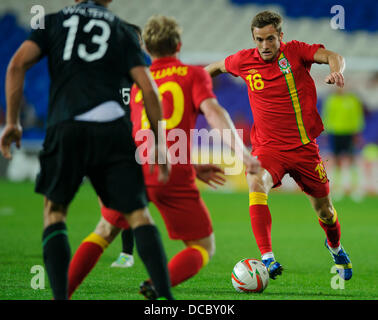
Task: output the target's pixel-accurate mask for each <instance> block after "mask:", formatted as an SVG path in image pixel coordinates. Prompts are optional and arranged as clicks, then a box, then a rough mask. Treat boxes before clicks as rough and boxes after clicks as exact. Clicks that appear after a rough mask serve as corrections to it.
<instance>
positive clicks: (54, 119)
mask: <svg viewBox="0 0 378 320" xmlns="http://www.w3.org/2000/svg"><path fill="white" fill-rule="evenodd" d="M29 40H31V41H34V42H36V43H37V45H38V46H39V47H40V49H41V51H42V56H41V58H42V57H43V56H46V55H47V56H48V65H49V71H50V76H51V85H50V95H49V111H48V119H47V127H50V126H52V125H55V124H57V123H59V122H62V121H66V120H72V119H73V118H74V117H75V116H77V115H79V114H83V113H84V112H86V111H88V110H90V109H92V108H94V107H96V106H97V105H99V104H101V103H103V102H106V101H116V102H118V103H119V104H120V105H121V106H123V107H124V103H123V101H122V96H121V94H120V92H119V88H120V87H122V88H130V87H131V85H132V82H133V81H132V79H131V76H130V74H129V71H130V69H131V68H133V67H135V66H144V65H145V59H144V56H143V53H142V51H141V48H140V45H139V42H138V37H137V35H136V33H135V31H134V30H133V29H132V28H131V27H130V26H128V24H127V23H126V22H124V21H122V20H121V19H119V18H118V17H117V16H115V15H114V14H113V13H111V12H110V11H109V10H107V9H106V8H105V7H103V6H101V5H98V4H96V3H94V2H93V1H88V2H82V3H79V4H78V5H75V6H69V7H65V8H64V9H62V10H61V11H59V12H57V13H54V14H49V15H46V16H45V29H36V30H33V31H32V32H31V34H30V36H29ZM126 114H129V113H128V112H127V113H126Z"/></svg>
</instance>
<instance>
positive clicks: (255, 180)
mask: <svg viewBox="0 0 378 320" xmlns="http://www.w3.org/2000/svg"><path fill="white" fill-rule="evenodd" d="M247 182H248V187H249V191H250V192H261V193H266V194H267V193H269V191H270V189H271V188H272V186H273V179H272V176H271V175H270V173H269V172H268V171H267V170H265V169H262V170H261V171H260V172H259V173H258V174H254V175H251V174H248V175H247Z"/></svg>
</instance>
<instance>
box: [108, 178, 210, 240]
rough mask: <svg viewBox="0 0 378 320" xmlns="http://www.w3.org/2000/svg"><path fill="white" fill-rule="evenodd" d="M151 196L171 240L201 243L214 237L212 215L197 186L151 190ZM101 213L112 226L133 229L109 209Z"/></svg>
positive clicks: (149, 191)
mask: <svg viewBox="0 0 378 320" xmlns="http://www.w3.org/2000/svg"><path fill="white" fill-rule="evenodd" d="M147 194H148V199H149V200H150V201H151V202H152V203H154V204H155V206H156V207H157V209H158V210H159V211H160V214H161V215H162V217H163V219H164V222H165V225H166V227H167V230H168V234H169V237H170V238H171V239H180V240H197V239H201V238H205V237H208V236H210V235H211V234H212V232H213V228H212V223H211V218H210V214H209V211H208V210H207V208H206V205H205V203H204V202H203V200H202V199H201V197H200V193H199V191H198V189H197V187H196V186H195V185H192V186H187V187H182V186H180V187H174V188H164V187H147ZM101 213H102V216H103V217H104V219H105V220H107V221H108V222H109V223H110V224H112V225H114V226H116V227H118V228H121V229H127V228H128V227H129V225H128V223H127V221H126V219H125V218H124V216H123V215H122V214H121V213H119V212H117V211H115V210H112V209H108V208H102V209H101Z"/></svg>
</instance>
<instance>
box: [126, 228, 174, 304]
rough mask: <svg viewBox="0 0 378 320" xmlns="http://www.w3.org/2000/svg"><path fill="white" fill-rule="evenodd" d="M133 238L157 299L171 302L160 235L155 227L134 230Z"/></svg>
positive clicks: (165, 260)
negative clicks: (157, 296) (161, 298)
mask: <svg viewBox="0 0 378 320" xmlns="http://www.w3.org/2000/svg"><path fill="white" fill-rule="evenodd" d="M133 231H134V237H135V243H136V248H137V250H138V254H139V256H140V258H141V259H142V261H143V263H144V265H145V267H146V269H147V271H148V274H149V276H150V278H151V280H152V282H153V284H154V287H155V289H156V291H157V292H158V295H159V297H165V298H167V299H169V300H173V299H174V298H173V296H172V293H171V288H170V279H169V274H168V268H167V258H166V256H165V252H164V248H163V244H162V242H161V238H160V233H159V231H158V229H157V228H156V226H155V225H152V224H148V225H143V226H140V227H137V228H135V229H134V230H133Z"/></svg>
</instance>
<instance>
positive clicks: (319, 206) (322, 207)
mask: <svg viewBox="0 0 378 320" xmlns="http://www.w3.org/2000/svg"><path fill="white" fill-rule="evenodd" d="M314 209H315V211H316V214H317V215H318V217H319V218H320V219H322V220H325V221H328V220H332V218H333V216H334V210H333V206H332V203H331V202H330V201H326V200H325V201H316V202H315V203H314Z"/></svg>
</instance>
